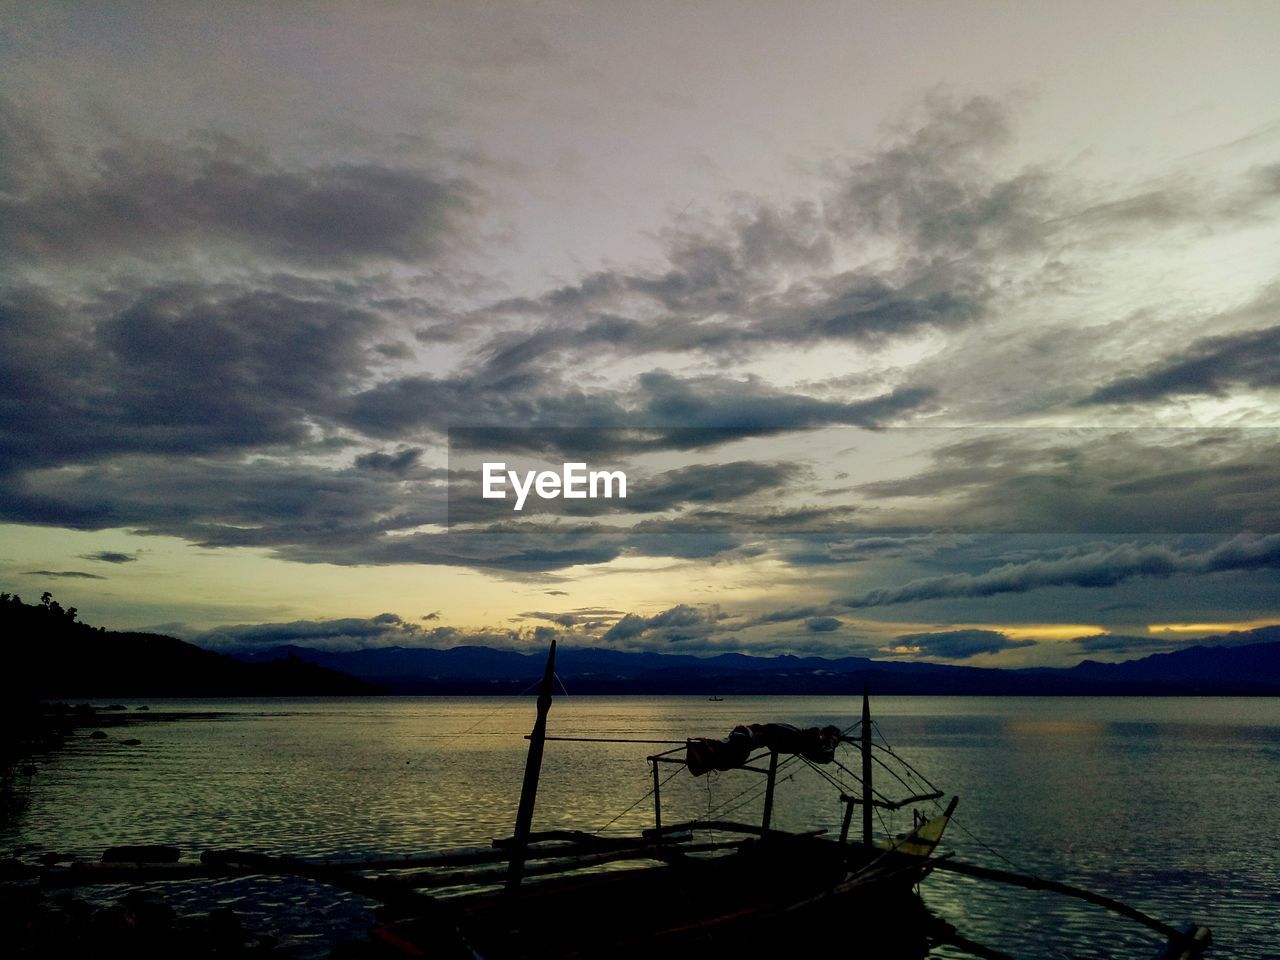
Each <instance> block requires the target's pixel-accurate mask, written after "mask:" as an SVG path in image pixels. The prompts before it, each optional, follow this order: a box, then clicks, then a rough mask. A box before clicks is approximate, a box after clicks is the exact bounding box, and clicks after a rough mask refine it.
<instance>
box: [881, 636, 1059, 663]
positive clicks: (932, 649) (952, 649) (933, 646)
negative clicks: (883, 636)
mask: <svg viewBox="0 0 1280 960" xmlns="http://www.w3.org/2000/svg"><path fill="white" fill-rule="evenodd" d="M894 645H895V647H896V648H906V650H907V651H909V652H911V653H912V654H915V655H917V656H923V657H941V658H942V659H943V660H965V659H968V658H969V657H976V656H978V655H979V654H982V653H999V652H1000V651H1002V650H1012V649H1015V648H1017V647H1033V646H1035V641H1034V640H1014V639H1012V638H1010V637H1008V636H1006V635H1005V634H1003V633H1000V632H999V631H997V630H944V631H941V632H939V633H907V634H903V635H902V636H899V637H897V638H896V639H895V640H894Z"/></svg>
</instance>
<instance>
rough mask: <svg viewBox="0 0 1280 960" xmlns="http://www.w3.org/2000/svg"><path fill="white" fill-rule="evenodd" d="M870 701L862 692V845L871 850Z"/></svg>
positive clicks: (864, 689)
mask: <svg viewBox="0 0 1280 960" xmlns="http://www.w3.org/2000/svg"><path fill="white" fill-rule="evenodd" d="M874 801H875V798H874V797H873V796H872V794H871V700H870V698H869V697H868V696H867V690H866V688H865V687H864V688H863V690H862V845H863V846H864V847H866V848H867V849H870V848H871V806H872V803H873V802H874Z"/></svg>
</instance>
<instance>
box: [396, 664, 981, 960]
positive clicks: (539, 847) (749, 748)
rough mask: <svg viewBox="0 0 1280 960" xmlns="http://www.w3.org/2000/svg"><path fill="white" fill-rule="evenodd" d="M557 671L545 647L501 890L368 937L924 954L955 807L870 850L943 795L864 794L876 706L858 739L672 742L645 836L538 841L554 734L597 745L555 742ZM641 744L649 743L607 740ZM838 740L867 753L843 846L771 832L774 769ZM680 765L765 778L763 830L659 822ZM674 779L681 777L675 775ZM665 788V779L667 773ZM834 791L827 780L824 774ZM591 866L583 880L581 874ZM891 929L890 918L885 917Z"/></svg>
mask: <svg viewBox="0 0 1280 960" xmlns="http://www.w3.org/2000/svg"><path fill="white" fill-rule="evenodd" d="M554 670H555V645H554V643H553V644H552V648H551V652H550V654H549V656H548V658H547V664H546V669H545V673H544V676H543V680H542V684H541V688H540V691H539V697H538V713H537V720H536V721H535V723H534V728H533V732H532V733H531V734H530V735H529V753H528V758H527V761H526V767H525V776H524V785H523V789H522V791H521V797H520V806H519V811H518V813H517V817H516V828H515V833H514V835H513V836H512V837H510V838H508V839H505V840H500V841H496V842H495V843H496V846H497V847H498V849H500V850H501V851H503V852H504V854H505V856H506V857H507V865H506V869H505V871H502V876H501V888H500V889H497V890H492V889H491V890H489V891H478V892H475V893H469V894H465V895H462V896H457V897H454V898H451V899H447V900H443V901H440V907H441V909H435V910H432V911H431V912H430V914H429V915H426V916H416V917H408V918H404V919H402V920H400V921H398V922H393V923H390V924H388V925H387V926H385V927H384V928H382V929H381V930H380V931H379V932H378V937H379V938H380V939H381V940H382V942H383V943H384V944H386V945H387V946H388V947H389V948H393V949H395V948H399V949H401V950H403V951H404V952H406V953H410V954H412V953H414V952H416V951H424V952H426V951H430V955H433V956H434V955H443V956H459V957H483V958H507V957H521V958H526V957H528V958H535V957H536V958H544V957H618V956H639V955H641V954H643V955H651V954H652V953H653V952H655V951H661V952H662V953H663V954H665V955H668V956H671V955H674V956H684V955H689V954H692V953H694V952H697V953H699V954H703V953H704V952H705V951H706V950H707V949H715V950H716V951H717V952H718V951H720V950H728V949H732V950H735V951H737V952H739V953H742V954H744V955H746V956H759V955H763V952H764V951H765V948H766V945H768V946H769V948H770V952H772V949H773V948H774V947H778V948H780V947H782V946H783V945H784V944H788V945H790V946H791V947H793V948H794V947H795V946H796V944H797V943H798V942H799V943H803V941H804V939H805V936H804V934H805V933H806V932H809V933H811V934H812V935H813V936H814V937H815V940H814V942H815V944H816V943H817V942H819V941H820V940H821V939H822V938H823V937H825V936H827V935H828V924H827V922H826V921H829V920H831V919H835V918H838V919H840V920H841V921H842V922H847V921H850V920H856V919H857V918H858V917H863V918H864V919H867V920H871V919H872V918H874V919H875V922H874V923H868V924H867V925H866V927H867V929H869V930H871V931H872V932H871V933H870V934H868V935H867V936H866V937H862V936H860V938H859V939H860V942H862V943H863V944H864V945H866V946H867V947H868V948H872V947H874V949H873V950H872V952H871V953H869V954H867V955H868V956H876V957H899V956H901V957H904V958H905V957H921V956H924V953H925V951H927V949H928V943H927V942H926V940H925V938H924V937H923V936H922V934H923V932H924V931H923V930H922V929H920V928H919V924H918V923H916V924H914V926H915V927H916V929H911V927H912V926H913V923H912V922H913V921H918V920H920V919H921V917H922V916H923V910H922V908H921V906H920V903H919V900H918V898H917V897H916V896H915V894H914V890H913V888H914V886H915V885H916V884H917V883H919V882H920V881H921V880H922V879H923V878H924V877H925V876H926V875H927V874H928V872H929V870H930V866H931V858H932V855H933V852H934V850H935V848H936V847H937V844H938V841H939V840H940V839H941V838H942V835H943V832H944V831H945V829H946V826H947V822H948V820H949V819H950V817H951V814H952V812H953V811H954V809H955V806H956V802H957V800H956V798H952V799H951V802H950V803H949V804H948V805H947V807H946V808H945V811H944V812H943V813H941V814H939V815H937V816H934V817H930V818H923V817H917V823H916V826H915V828H914V829H913V830H911V831H910V832H909V833H907V834H904V835H902V836H900V837H895V838H892V839H891V840H886V841H884V842H883V843H880V844H877V843H875V842H873V837H872V811H873V809H874V808H876V807H881V808H890V809H899V808H902V807H905V806H907V805H909V804H912V803H917V802H924V801H930V800H938V799H939V798H940V797H941V796H942V794H941V793H940V792H929V793H924V794H917V795H913V796H911V797H908V798H906V799H905V800H900V801H891V800H888V799H883V798H881V796H880V794H879V793H878V792H877V791H875V790H874V789H873V786H872V772H871V768H872V765H873V762H877V758H876V757H875V756H874V755H873V752H872V751H873V744H872V739H871V729H872V727H871V720H870V709H869V704H868V701H867V699H866V698H865V697H864V698H863V713H862V720H861V721H860V723H859V724H857V725H856V726H857V727H859V728H860V730H859V732H858V733H857V734H856V735H855V736H850V735H849V734H847V733H845V732H843V731H841V730H840V729H839V728H837V727H834V726H830V727H824V728H810V729H806V730H802V729H798V728H796V727H793V726H790V725H787V724H780V723H767V724H753V725H750V726H740V727H737V728H735V729H734V730H733V731H732V732H731V733H730V734H729V736H728V737H727V738H725V739H723V740H712V739H705V738H698V739H690V740H687V741H682V742H678V744H677V745H675V746H674V747H673V748H672V749H668V750H666V751H663V752H660V753H657V754H653V755H651V756H649V757H648V758H647V759H648V762H649V763H650V764H651V766H652V768H653V788H652V791H651V795H652V798H653V817H654V823H653V827H652V828H650V829H648V830H645V831H644V832H643V833H642V834H641V835H640V836H636V837H629V838H619V837H602V836H597V835H593V834H588V833H577V832H564V831H552V832H541V833H539V832H534V831H533V830H532V821H533V812H534V803H535V799H536V795H537V788H538V779H539V773H540V769H541V763H542V754H543V749H544V745H545V744H546V743H547V742H548V741H573V740H577V739H586V740H589V741H591V742H600V741H601V739H602V738H574V737H552V736H548V735H547V732H546V725H547V715H548V713H549V711H550V707H551V692H552V683H553V679H554ZM609 742H640V743H653V742H654V741H617V740H612V739H611V740H610V741H609ZM846 744H853V745H855V746H856V747H857V748H858V749H859V750H860V752H861V762H862V774H861V777H860V778H859V779H860V780H861V784H862V790H861V792H860V793H859V794H858V795H856V796H854V795H849V794H843V793H842V794H841V800H842V801H843V802H844V804H845V815H844V821H843V827H842V829H841V831H840V836H839V838H838V839H835V838H829V837H827V836H825V835H824V832H823V831H812V832H807V833H794V832H788V831H784V830H780V829H777V828H776V827H775V826H774V825H773V822H772V821H773V806H774V792H775V787H776V785H777V783H778V771H779V769H780V768H781V767H783V766H784V765H786V764H788V763H790V762H793V761H795V760H799V761H801V762H802V763H803V764H804V765H808V766H810V767H813V768H814V769H821V767H822V766H825V765H831V764H835V765H838V766H839V767H840V768H842V769H843V770H844V771H845V772H846V773H848V774H849V775H851V776H855V777H856V774H853V771H851V770H849V769H848V768H847V767H845V766H844V764H842V763H841V762H840V760H839V759H838V758H837V750H838V748H840V747H841V746H844V745H846ZM664 765H675V766H676V767H678V768H683V769H685V770H687V771H688V772H689V773H690V774H692V775H693V776H702V775H704V774H706V773H708V772H710V771H712V770H718V771H729V770H745V771H751V772H754V773H755V774H757V775H761V776H763V777H764V778H765V779H764V782H763V787H762V789H763V799H764V810H763V816H762V819H761V821H760V822H758V823H745V822H738V821H732V820H705V821H689V822H682V823H674V824H664V823H663V822H662V790H661V788H662V783H663V782H664V779H663V777H662V776H661V771H662V769H663V766H664ZM676 772H677V773H678V772H680V771H679V770H677V771H676ZM667 779H670V778H669V777H668V778H667ZM829 779H831V780H832V782H833V783H834V782H837V781H835V779H834V778H833V777H829ZM859 806H860V807H861V809H862V837H861V842H858V841H857V840H855V839H853V838H851V837H850V836H849V832H850V828H851V825H852V820H853V814H854V810H855V808H856V807H859ZM622 861H649V865H646V866H633V867H629V868H626V869H611V870H608V871H602V870H601V869H600V868H601V867H602V866H603V865H604V864H612V863H619V862H622ZM588 871H590V872H588ZM455 879H461V880H462V881H464V882H467V883H470V884H475V883H477V882H479V883H483V882H486V881H488V882H490V883H492V882H494V881H497V880H498V879H499V874H498V872H494V871H489V872H487V873H480V874H471V875H469V876H468V875H463V876H462V877H460V878H455ZM887 921H889V922H887Z"/></svg>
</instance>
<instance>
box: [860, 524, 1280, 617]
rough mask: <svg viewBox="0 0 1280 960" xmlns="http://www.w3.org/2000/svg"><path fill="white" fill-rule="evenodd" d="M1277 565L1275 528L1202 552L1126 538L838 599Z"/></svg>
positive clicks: (876, 600)
mask: <svg viewBox="0 0 1280 960" xmlns="http://www.w3.org/2000/svg"><path fill="white" fill-rule="evenodd" d="M1277 568H1280V534H1272V535H1269V536H1265V537H1254V536H1249V535H1243V534H1242V535H1240V536H1237V537H1233V538H1232V539H1230V540H1228V541H1226V542H1225V543H1222V544H1220V545H1219V546H1217V547H1214V548H1212V549H1209V550H1205V551H1202V552H1179V551H1176V550H1174V549H1173V548H1171V547H1168V546H1165V545H1163V544H1145V545H1140V544H1132V543H1126V544H1121V545H1119V546H1114V547H1105V548H1101V549H1097V550H1093V551H1091V552H1088V553H1082V554H1078V555H1072V556H1065V557H1059V558H1056V559H1049V560H1031V561H1027V562H1025V563H1006V564H1003V565H1001V566H999V567H995V568H994V569H991V570H988V571H986V572H985V573H980V574H969V573H956V574H948V575H946V576H941V577H926V578H921V579H917V580H912V581H910V582H908V583H906V584H903V585H902V586H900V587H884V588H881V589H879V590H872V591H870V592H869V593H865V594H863V595H861V596H858V597H853V598H851V599H849V600H846V601H844V602H845V604H846V605H847V606H849V607H853V608H861V607H878V606H885V605H888V604H897V603H910V602H914V601H918V600H935V599H939V598H943V597H991V596H995V595H997V594H1002V593H1025V592H1027V591H1029V590H1038V589H1042V588H1045V587H1062V586H1072V587H1086V588H1099V587H1111V586H1115V585H1116V584H1118V583H1121V582H1123V581H1125V580H1129V579H1132V578H1135V577H1155V578H1164V577H1171V576H1173V575H1174V574H1179V573H1183V574H1207V573H1221V572H1227V571H1240V570H1260V569H1277Z"/></svg>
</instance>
